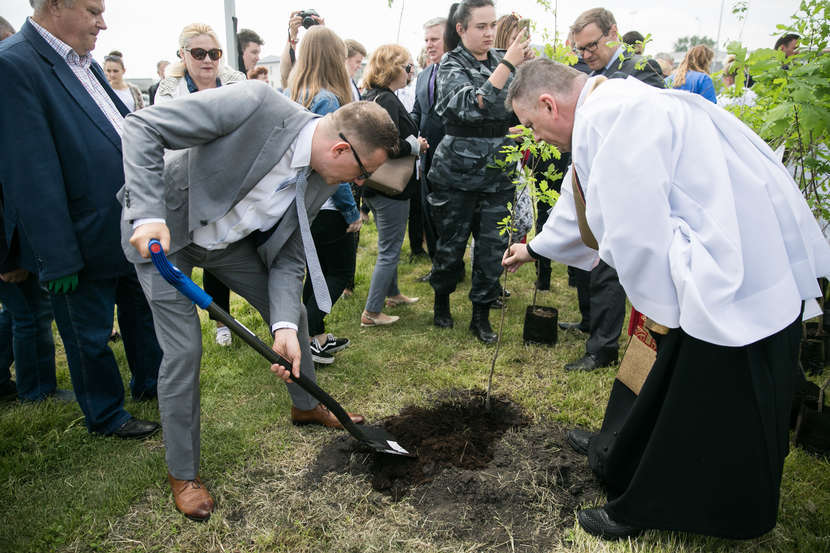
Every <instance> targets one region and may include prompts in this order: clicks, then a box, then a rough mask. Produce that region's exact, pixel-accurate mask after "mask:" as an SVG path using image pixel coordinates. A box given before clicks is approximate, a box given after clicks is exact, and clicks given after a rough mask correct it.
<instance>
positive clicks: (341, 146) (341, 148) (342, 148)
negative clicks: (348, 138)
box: [329, 139, 351, 159]
mask: <svg viewBox="0 0 830 553" xmlns="http://www.w3.org/2000/svg"><path fill="white" fill-rule="evenodd" d="M349 150H351V147H350V146H349V145H348V144H346V143H345V142H344V141H342V140H339V139H338V140H335V142H334V144H332V145H331V148H329V151H330V152H331V156H332V158H333V159H337V158H338V157H340V156H341V155H342V154H344V153H346V152H348V151H349Z"/></svg>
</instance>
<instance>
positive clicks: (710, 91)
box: [666, 71, 718, 104]
mask: <svg viewBox="0 0 830 553" xmlns="http://www.w3.org/2000/svg"><path fill="white" fill-rule="evenodd" d="M673 83H674V75H669V76H668V77H666V86H667V87H668V88H677V89H678V90H688V91H689V92H694V93H695V94H700V95H701V96H703V97H704V98H706V99H707V100H709V101H710V102H712V103H713V104H717V103H718V99H717V97H716V96H715V83H713V82H712V77H710V76H709V75H707V74H706V73H700V72H699V71H687V72H686V82H684V83H683V84H682V85H680V86H678V87H675V86H674V85H673Z"/></svg>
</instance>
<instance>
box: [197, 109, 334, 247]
mask: <svg viewBox="0 0 830 553" xmlns="http://www.w3.org/2000/svg"><path fill="white" fill-rule="evenodd" d="M320 121H321V119H320V118H319V117H316V118H314V119H312V120H311V121H309V122H308V123H306V125H305V126H304V127H303V128H302V130H300V133H299V134H298V135H297V139H296V140H295V141H294V144H292V145H291V146H290V147H289V148H288V150H286V152H285V155H283V156H282V158H281V159H280V160H279V162H277V164H276V165H274V168H273V169H271V171H269V172H268V173H267V174H266V175H265V176H264V177H262V179H260V181H259V182H258V183H257V184H256V186H254V187H253V188H252V189H251V191H250V192H248V194H247V195H246V196H245V197H244V198H242V199H241V200H240V201H239V202H238V203H237V204H236V205H234V206H233V207H232V208H231V210H230V211H228V213H227V214H225V215H224V216H223V217H222V218H221V219H218V220H217V221H214V222H212V223H209V224H207V225H205V226H203V227H200V228H197V229H196V230H194V231H193V242H194V243H195V244H197V245H199V246H202V247H203V248H205V249H208V250H221V249H224V248H227V247H228V246H229V245H230V244H233V243H234V242H238V241H239V240H242V239H243V238H245V237H246V236H248V235H249V234H251V233H252V232H254V231H255V230H261V231H265V230H268V229H270V228H271V227H273V226H274V225H275V224H276V223H277V221H279V220H280V219H282V216H283V215H285V212H286V210H287V209H288V207H289V206H290V205H291V204H292V202H293V201H294V196H295V193H294V192H295V190H296V187H295V185H294V183H293V182H292V183H290V184H288V181H290V180H292V179H294V178H295V177H296V176H297V175H298V174H299V172H300V170H306V169H307V168H308V167H309V164H310V163H311V138H312V137H313V136H314V130H315V129H316V128H317V125H318V124H319V123H320Z"/></svg>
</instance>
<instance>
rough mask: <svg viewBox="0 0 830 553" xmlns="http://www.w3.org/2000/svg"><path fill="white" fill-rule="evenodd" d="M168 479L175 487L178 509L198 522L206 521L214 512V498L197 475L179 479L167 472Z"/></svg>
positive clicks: (174, 494)
mask: <svg viewBox="0 0 830 553" xmlns="http://www.w3.org/2000/svg"><path fill="white" fill-rule="evenodd" d="M167 480H169V481H170V487H171V488H172V489H173V499H175V500H176V509H178V510H179V511H181V512H182V514H184V516H186V517H187V518H189V519H190V520H195V521H196V522H204V521H206V520H207V519H209V518H210V513H211V512H213V506H214V503H213V498H212V497H210V494H209V493H208V491H207V488H205V485H204V484H202V481H201V480H200V479H199V477H198V476H197V477H196V479H195V480H177V479H175V478H173V477H172V476H171V475H170V473H167Z"/></svg>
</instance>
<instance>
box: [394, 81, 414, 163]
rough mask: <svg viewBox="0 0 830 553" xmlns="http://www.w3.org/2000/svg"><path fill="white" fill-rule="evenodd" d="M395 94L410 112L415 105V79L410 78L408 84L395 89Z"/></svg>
mask: <svg viewBox="0 0 830 553" xmlns="http://www.w3.org/2000/svg"><path fill="white" fill-rule="evenodd" d="M395 96H397V97H398V100H400V101H401V103H402V104H403V107H404V108H406V112H407V113H412V109H413V108H414V107H415V79H412V82H411V83H410V84H409V85H408V86H404V87H402V88H399V89H398V90H396V91H395ZM416 151H417V149H416Z"/></svg>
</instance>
